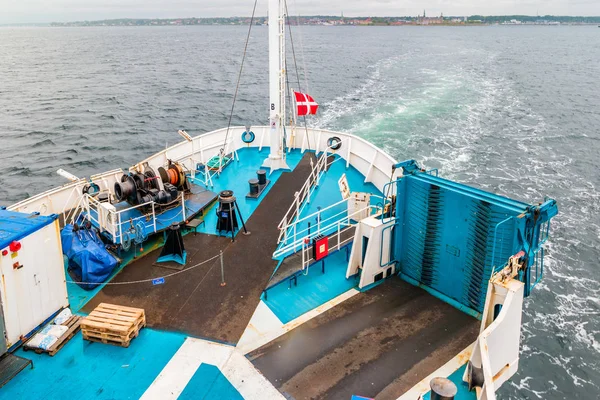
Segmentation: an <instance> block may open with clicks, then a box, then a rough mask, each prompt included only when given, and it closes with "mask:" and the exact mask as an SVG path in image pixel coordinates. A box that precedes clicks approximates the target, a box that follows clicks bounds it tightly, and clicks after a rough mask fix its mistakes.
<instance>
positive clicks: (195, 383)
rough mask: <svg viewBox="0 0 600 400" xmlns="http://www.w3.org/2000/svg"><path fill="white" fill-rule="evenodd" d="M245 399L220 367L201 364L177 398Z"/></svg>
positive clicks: (207, 399) (189, 399) (208, 399)
mask: <svg viewBox="0 0 600 400" xmlns="http://www.w3.org/2000/svg"><path fill="white" fill-rule="evenodd" d="M217 399H219V400H221V399H222V400H243V399H244V398H243V397H242V395H241V394H240V393H239V392H238V391H237V390H236V388H235V387H234V386H233V385H232V384H231V382H229V380H227V378H226V377H225V375H223V373H222V372H221V371H220V370H219V368H218V367H216V366H214V365H211V364H200V366H199V367H198V369H197V370H196V372H195V373H194V376H192V379H190V381H189V382H188V384H187V385H186V387H185V389H184V390H183V392H181V394H180V395H179V397H178V398H177V400H217Z"/></svg>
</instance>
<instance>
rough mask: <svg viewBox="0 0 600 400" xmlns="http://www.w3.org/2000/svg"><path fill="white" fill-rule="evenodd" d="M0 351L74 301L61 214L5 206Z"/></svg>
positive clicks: (1, 215)
mask: <svg viewBox="0 0 600 400" xmlns="http://www.w3.org/2000/svg"><path fill="white" fill-rule="evenodd" d="M0 273H1V274H2V282H3V284H2V285H0V301H1V306H0V331H1V332H2V333H3V334H2V335H1V336H0V355H2V354H4V353H6V352H7V351H8V350H11V347H12V346H14V345H15V344H17V343H18V342H19V340H21V339H22V338H27V337H29V336H30V335H31V334H32V333H34V332H35V331H36V330H37V328H38V327H39V326H40V325H41V324H43V323H44V322H45V321H46V320H48V319H49V318H51V317H52V316H54V314H56V313H57V312H58V311H60V310H61V309H62V308H64V307H67V306H68V305H69V299H68V295H67V286H66V280H65V268H64V262H63V255H62V246H61V241H60V227H59V225H58V216H57V215H50V216H43V215H39V214H37V213H34V214H23V213H19V212H14V211H8V210H6V209H0Z"/></svg>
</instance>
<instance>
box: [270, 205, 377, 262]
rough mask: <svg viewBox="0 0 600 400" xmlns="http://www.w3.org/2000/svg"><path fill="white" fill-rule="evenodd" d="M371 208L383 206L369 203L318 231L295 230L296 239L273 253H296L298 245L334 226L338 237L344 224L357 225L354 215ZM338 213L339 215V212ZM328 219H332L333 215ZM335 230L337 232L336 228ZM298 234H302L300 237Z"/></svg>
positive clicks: (279, 254)
mask: <svg viewBox="0 0 600 400" xmlns="http://www.w3.org/2000/svg"><path fill="white" fill-rule="evenodd" d="M338 204H339V203H338ZM371 210H375V211H380V210H381V208H380V207H378V206H373V205H368V206H367V207H364V208H362V209H360V210H357V211H355V212H353V213H352V214H347V215H346V216H344V217H343V218H340V219H338V220H336V221H334V222H333V223H331V224H329V225H326V226H325V227H319V228H318V229H317V230H316V231H313V232H308V228H306V229H303V230H302V231H300V232H295V233H294V240H293V241H292V242H290V243H288V244H286V245H285V246H282V247H280V248H278V249H277V250H275V252H274V253H273V258H278V257H281V256H283V255H285V254H288V253H290V252H291V254H293V253H296V252H297V250H296V249H297V248H298V247H302V246H303V244H304V243H306V242H307V241H308V242H310V241H311V239H313V238H315V237H316V236H319V235H321V234H322V233H323V232H325V233H327V232H330V231H332V228H335V227H337V234H338V238H339V235H340V234H341V231H342V226H344V228H347V227H353V226H354V225H356V224H353V223H352V221H354V219H353V218H352V217H354V216H356V215H361V214H363V213H364V212H365V211H369V212H370V211H371ZM314 215H315V214H312V215H311V216H314ZM337 215H339V213H338V214H337ZM370 215H372V213H371V212H370ZM328 219H331V217H330V218H328ZM305 220H306V218H303V219H302V220H301V221H305ZM301 221H299V222H301ZM295 224H297V223H295ZM333 232H335V230H334V231H333ZM304 233H307V234H306V235H304ZM298 236H300V238H298Z"/></svg>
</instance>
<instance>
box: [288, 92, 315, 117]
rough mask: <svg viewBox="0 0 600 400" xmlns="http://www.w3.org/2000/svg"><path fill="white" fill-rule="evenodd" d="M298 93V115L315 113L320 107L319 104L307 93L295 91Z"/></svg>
mask: <svg viewBox="0 0 600 400" xmlns="http://www.w3.org/2000/svg"><path fill="white" fill-rule="evenodd" d="M294 94H295V95H296V106H297V107H298V110H297V111H298V116H299V117H301V116H303V115H309V114H310V115H315V114H316V113H317V110H318V109H319V104H317V102H316V101H315V99H313V98H312V97H310V96H309V95H307V94H305V93H300V92H294Z"/></svg>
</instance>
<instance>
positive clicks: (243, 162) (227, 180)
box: [196, 147, 302, 235]
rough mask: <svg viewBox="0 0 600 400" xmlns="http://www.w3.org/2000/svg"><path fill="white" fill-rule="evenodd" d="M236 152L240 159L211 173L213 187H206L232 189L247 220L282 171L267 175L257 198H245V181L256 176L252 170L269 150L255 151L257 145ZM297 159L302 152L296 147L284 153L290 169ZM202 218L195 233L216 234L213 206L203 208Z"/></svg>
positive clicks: (261, 161) (259, 164)
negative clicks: (214, 173)
mask: <svg viewBox="0 0 600 400" xmlns="http://www.w3.org/2000/svg"><path fill="white" fill-rule="evenodd" d="M238 155H239V158H240V161H232V162H231V163H230V164H229V165H228V166H227V167H226V168H225V169H224V170H223V172H222V173H221V175H220V176H218V175H215V176H214V177H213V184H214V187H210V186H209V187H208V189H209V190H212V191H213V192H215V193H217V194H218V193H220V192H221V191H223V190H233V192H234V195H235V197H236V199H237V203H238V206H239V207H240V211H241V213H242V217H243V218H244V221H247V220H248V219H249V218H250V216H251V215H252V213H253V212H254V210H256V208H257V207H258V205H259V204H260V201H261V199H263V198H264V196H265V195H266V194H267V193H268V192H269V190H271V188H272V187H273V185H274V183H275V182H276V181H277V179H279V177H280V176H281V174H282V173H283V172H282V171H275V172H274V173H272V174H267V179H269V180H270V181H271V183H270V184H269V186H267V187H266V189H265V191H264V192H263V193H262V194H261V196H260V198H259V199H247V198H246V195H247V194H248V192H249V191H250V188H249V186H248V180H249V179H256V171H258V170H259V169H261V166H262V164H263V162H264V161H265V159H266V158H267V157H268V156H269V149H268V148H264V149H263V151H258V148H252V147H251V148H245V149H240V150H238ZM301 158H302V153H301V152H300V150H293V151H292V152H290V153H288V155H287V163H288V166H289V167H290V169H294V168H296V166H297V165H298V163H299V162H300V159H301ZM267 172H269V170H267ZM197 183H198V181H196V184H197ZM204 221H205V223H204V224H203V225H202V226H201V227H199V228H198V232H203V233H207V234H210V235H217V234H218V232H217V231H216V226H217V214H216V207H214V206H213V207H212V208H210V209H208V210H206V213H205V216H204ZM240 227H241V224H240ZM238 233H239V232H238Z"/></svg>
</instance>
